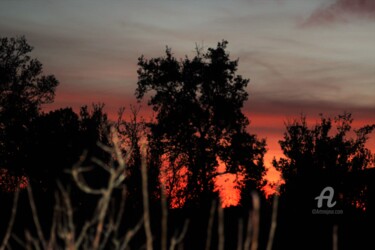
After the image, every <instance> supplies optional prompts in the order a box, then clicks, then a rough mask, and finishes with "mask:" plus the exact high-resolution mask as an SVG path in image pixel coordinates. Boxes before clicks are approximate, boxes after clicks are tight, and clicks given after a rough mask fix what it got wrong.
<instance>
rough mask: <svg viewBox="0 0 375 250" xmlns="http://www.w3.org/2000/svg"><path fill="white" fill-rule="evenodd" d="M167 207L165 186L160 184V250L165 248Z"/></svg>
mask: <svg viewBox="0 0 375 250" xmlns="http://www.w3.org/2000/svg"><path fill="white" fill-rule="evenodd" d="M167 230H168V208H167V199H166V197H165V186H164V185H163V184H162V185H161V250H167V237H168V231H167Z"/></svg>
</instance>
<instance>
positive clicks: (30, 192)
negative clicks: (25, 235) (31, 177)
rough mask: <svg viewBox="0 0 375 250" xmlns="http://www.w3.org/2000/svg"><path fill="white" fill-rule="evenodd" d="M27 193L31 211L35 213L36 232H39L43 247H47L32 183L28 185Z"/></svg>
mask: <svg viewBox="0 0 375 250" xmlns="http://www.w3.org/2000/svg"><path fill="white" fill-rule="evenodd" d="M27 193H28V195H29V202H30V207H31V211H32V214H33V220H34V224H35V227H36V232H37V234H38V238H39V240H40V241H41V243H42V245H43V247H44V248H46V246H47V244H46V240H45V238H44V234H43V231H42V227H41V226H40V222H39V217H38V212H37V209H36V206H35V202H34V197H33V192H32V190H31V186H30V185H28V186H27Z"/></svg>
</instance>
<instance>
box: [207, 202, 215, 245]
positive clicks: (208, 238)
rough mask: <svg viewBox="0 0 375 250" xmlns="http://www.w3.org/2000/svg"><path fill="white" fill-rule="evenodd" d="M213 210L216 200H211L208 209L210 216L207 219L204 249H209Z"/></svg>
mask: <svg viewBox="0 0 375 250" xmlns="http://www.w3.org/2000/svg"><path fill="white" fill-rule="evenodd" d="M215 210H216V201H215V200H213V201H212V203H211V209H210V217H209V219H208V226H207V238H206V248H205V249H206V250H210V249H211V238H212V227H213V224H214V219H215Z"/></svg>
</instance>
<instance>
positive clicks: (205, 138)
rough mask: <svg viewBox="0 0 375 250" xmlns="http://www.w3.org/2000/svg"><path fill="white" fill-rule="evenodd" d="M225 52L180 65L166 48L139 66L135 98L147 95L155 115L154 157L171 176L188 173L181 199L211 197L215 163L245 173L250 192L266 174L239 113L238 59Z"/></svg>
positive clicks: (260, 148)
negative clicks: (164, 164) (165, 167)
mask: <svg viewBox="0 0 375 250" xmlns="http://www.w3.org/2000/svg"><path fill="white" fill-rule="evenodd" d="M226 47H227V42H226V41H222V42H220V43H218V45H217V47H216V48H209V49H208V50H207V52H206V53H202V52H201V50H198V49H197V51H196V54H195V56H194V57H193V58H192V59H190V58H188V57H187V56H186V57H185V58H184V59H182V60H177V59H176V58H175V57H174V56H173V54H172V51H171V49H169V48H167V49H166V55H165V57H158V58H152V59H150V60H148V59H145V58H144V57H143V56H142V57H140V58H139V61H138V66H139V69H138V88H137V90H136V95H137V98H138V99H139V100H140V99H142V98H143V97H144V95H145V94H146V93H148V92H150V99H149V105H151V106H152V107H153V109H154V111H156V112H157V116H156V120H157V121H156V123H154V124H152V125H151V137H150V147H151V151H152V152H153V153H154V154H155V155H154V156H153V157H156V158H158V159H159V160H160V159H161V157H164V158H163V159H164V160H166V162H167V163H168V167H169V168H172V169H173V170H174V172H176V171H177V170H178V169H181V168H182V167H186V168H187V170H188V171H187V179H188V182H187V188H186V189H185V192H184V193H183V195H184V196H185V197H187V199H188V200H189V201H198V202H199V201H200V200H201V199H205V198H207V197H209V196H211V195H212V193H213V192H212V191H213V178H214V176H216V175H217V174H218V173H217V171H216V167H217V165H218V159H221V160H222V161H223V162H224V163H225V165H226V172H228V173H239V172H242V173H244V174H245V175H246V179H247V181H248V182H249V183H250V182H251V183H253V184H254V185H253V187H257V186H259V185H260V182H261V179H262V176H263V174H264V166H263V155H264V153H265V142H264V141H259V140H258V139H257V138H256V136H255V135H251V134H249V133H248V132H247V131H246V127H247V125H248V124H249V121H248V119H247V117H246V116H245V115H244V114H243V113H242V111H241V108H242V107H243V104H244V102H245V101H246V100H247V99H248V93H247V92H246V86H247V84H248V83H249V80H248V79H244V78H242V76H240V75H236V71H237V66H238V60H230V58H229V54H228V53H227V52H226V51H225V50H226ZM156 161H157V160H156ZM160 164H162V163H160ZM159 167H160V166H159ZM170 188H171V187H170Z"/></svg>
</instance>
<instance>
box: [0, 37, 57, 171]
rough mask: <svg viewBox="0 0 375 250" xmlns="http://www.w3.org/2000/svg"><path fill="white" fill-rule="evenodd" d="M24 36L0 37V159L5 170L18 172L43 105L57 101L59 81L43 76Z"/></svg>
mask: <svg viewBox="0 0 375 250" xmlns="http://www.w3.org/2000/svg"><path fill="white" fill-rule="evenodd" d="M32 49H33V48H32V47H31V46H30V45H29V44H28V43H27V42H26V39H25V38H24V37H19V38H0V158H1V159H2V162H1V166H0V167H2V168H8V169H12V170H15V169H18V168H21V167H22V166H20V165H21V163H20V162H19V161H20V160H21V159H20V152H21V151H23V147H24V146H25V142H26V141H27V140H28V139H29V138H28V130H29V129H30V124H31V122H32V121H33V119H35V118H36V117H37V115H38V114H39V111H40V108H41V105H42V104H44V103H50V102H52V101H53V99H54V93H55V89H56V87H57V85H58V81H57V80H56V78H55V77H54V76H53V75H43V72H42V70H43V67H42V64H41V62H39V60H38V59H32V58H31V57H30V56H29V53H30V52H31V51H32Z"/></svg>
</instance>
